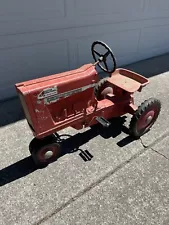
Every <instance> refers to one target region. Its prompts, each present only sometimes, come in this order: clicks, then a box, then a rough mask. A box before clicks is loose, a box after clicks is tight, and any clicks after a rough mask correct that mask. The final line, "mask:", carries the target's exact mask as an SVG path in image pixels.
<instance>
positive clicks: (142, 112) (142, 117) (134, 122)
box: [129, 98, 161, 138]
mask: <svg viewBox="0 0 169 225" xmlns="http://www.w3.org/2000/svg"><path fill="white" fill-rule="evenodd" d="M160 111H161V102H160V101H159V100H158V99H155V98H150V99H148V100H146V101H145V102H143V103H142V104H141V105H140V106H139V107H138V110H137V111H136V112H135V114H134V115H133V117H132V119H131V122H130V127H129V130H130V134H131V135H132V136H133V137H135V138H139V137H141V136H142V135H143V134H145V133H146V132H148V131H149V130H150V128H151V127H152V126H153V124H154V123H155V121H156V120H157V118H158V115H159V113H160Z"/></svg>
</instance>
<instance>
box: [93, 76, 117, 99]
mask: <svg viewBox="0 0 169 225" xmlns="http://www.w3.org/2000/svg"><path fill="white" fill-rule="evenodd" d="M94 93H95V96H96V98H97V100H99V101H100V100H102V99H104V98H105V97H106V95H107V94H109V93H111V94H113V88H112V87H110V86H108V82H107V78H103V79H101V80H100V81H99V82H98V83H97V84H96V86H95V88H94Z"/></svg>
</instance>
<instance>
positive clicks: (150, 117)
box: [146, 116, 153, 124]
mask: <svg viewBox="0 0 169 225" xmlns="http://www.w3.org/2000/svg"><path fill="white" fill-rule="evenodd" d="M152 119H153V116H149V117H148V118H147V120H146V123H147V124H148V123H150V122H151V120H152Z"/></svg>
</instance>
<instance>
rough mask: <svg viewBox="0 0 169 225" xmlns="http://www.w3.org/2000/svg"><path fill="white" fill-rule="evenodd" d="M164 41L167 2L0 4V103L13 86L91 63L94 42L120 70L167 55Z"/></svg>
mask: <svg viewBox="0 0 169 225" xmlns="http://www.w3.org/2000/svg"><path fill="white" fill-rule="evenodd" d="M168 37H169V1H168V0H161V1H159V0H139V1H136V0H128V1H125V0H118V1H117V0H104V1H103V0H85V1H84V0H48V1H47V0H29V1H28V0H15V1H13V0H2V1H1V4H0V76H1V79H0V99H4V98H9V97H12V96H14V95H16V93H15V89H14V84H15V83H16V82H20V81H24V80H28V79H32V78H36V77H42V76H46V75H49V74H53V73H57V72H61V71H65V70H68V69H73V68H76V67H78V66H80V65H82V64H84V63H88V62H91V61H92V58H91V52H90V46H91V44H92V42H93V41H94V40H96V39H99V40H102V41H104V42H106V43H107V44H108V45H109V46H110V47H111V48H112V49H113V51H114V53H115V55H116V58H117V62H118V65H119V66H121V65H123V64H128V63H131V62H135V61H137V60H140V59H144V58H147V57H151V56H154V55H159V54H162V53H165V52H167V51H168V50H169V41H168V40H169V39H168Z"/></svg>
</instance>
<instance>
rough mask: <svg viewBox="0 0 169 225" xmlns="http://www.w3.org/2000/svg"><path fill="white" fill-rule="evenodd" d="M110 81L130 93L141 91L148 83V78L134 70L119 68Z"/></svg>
mask: <svg viewBox="0 0 169 225" xmlns="http://www.w3.org/2000/svg"><path fill="white" fill-rule="evenodd" d="M108 81H109V82H110V83H112V84H113V85H114V86H116V87H118V88H120V89H123V90H125V91H127V92H129V93H134V92H136V91H139V89H140V88H141V87H143V86H145V85H146V84H147V83H148V80H147V79H146V78H145V77H143V76H141V75H139V74H137V73H134V72H132V71H129V70H126V69H117V70H115V72H114V73H112V76H111V77H110V78H108Z"/></svg>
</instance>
